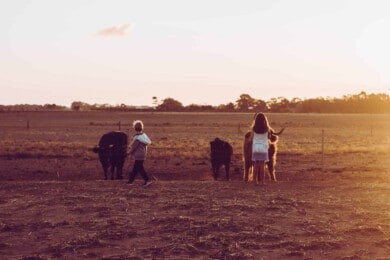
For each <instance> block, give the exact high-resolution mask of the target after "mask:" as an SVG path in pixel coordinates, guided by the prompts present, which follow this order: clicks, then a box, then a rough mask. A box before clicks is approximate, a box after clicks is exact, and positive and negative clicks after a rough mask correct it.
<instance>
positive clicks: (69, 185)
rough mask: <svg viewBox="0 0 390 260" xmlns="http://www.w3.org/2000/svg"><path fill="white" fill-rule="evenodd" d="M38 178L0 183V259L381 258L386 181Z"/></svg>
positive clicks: (365, 177) (388, 227)
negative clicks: (258, 183) (144, 182)
mask: <svg viewBox="0 0 390 260" xmlns="http://www.w3.org/2000/svg"><path fill="white" fill-rule="evenodd" d="M20 163H23V162H21V161H19V162H18V164H20ZM194 174H195V173H194ZM204 174H206V175H207V176H209V174H210V173H209V172H207V173H204ZM44 175H45V173H41V175H40V176H35V178H33V179H31V180H29V177H28V176H26V175H24V176H23V175H22V174H21V175H19V176H18V179H12V178H9V177H7V176H1V179H2V181H1V182H0V195H1V197H0V209H1V211H0V212H1V213H0V253H1V258H2V259H53V258H65V259H81V258H91V259H143V258H147V259H151V258H156V259H159V258H160V259H161V258H166V259H187V258H197V259H259V258H264V259H286V258H288V259H389V256H390V254H389V253H390V203H389V194H390V181H389V177H388V176H389V173H376V174H375V175H373V174H372V173H370V172H369V173H362V172H360V173H357V172H354V173H351V172H349V173H338V174H335V173H318V172H317V173H316V172H312V173H306V174H305V173H300V174H299V175H298V174H296V175H295V176H293V175H291V176H289V175H287V174H286V176H288V180H287V179H284V180H281V181H279V182H277V183H270V182H268V183H267V185H265V186H256V185H254V184H252V183H244V182H242V181H240V180H238V176H236V178H235V179H236V180H233V181H230V182H227V181H224V180H221V181H213V180H211V179H209V180H208V177H207V176H206V175H205V176H204V180H201V181H196V180H189V179H187V180H179V181H173V180H159V181H156V182H155V183H154V184H153V185H151V186H149V187H147V188H144V187H142V186H141V185H142V181H141V180H138V181H136V183H135V185H134V186H129V185H128V184H127V183H126V181H125V180H117V181H104V180H98V179H94V180H93V179H88V178H84V179H79V180H75V178H72V176H67V177H66V176H65V177H63V178H64V179H65V180H44V179H50V178H49V177H48V176H46V177H45V176H44ZM198 175H199V174H198ZM7 178H8V180H7ZM40 178H41V180H39V179H40ZM66 179H68V180H66Z"/></svg>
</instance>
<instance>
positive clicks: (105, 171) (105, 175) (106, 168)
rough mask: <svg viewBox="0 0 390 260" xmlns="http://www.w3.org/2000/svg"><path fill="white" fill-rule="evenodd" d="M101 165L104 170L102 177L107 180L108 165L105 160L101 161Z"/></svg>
mask: <svg viewBox="0 0 390 260" xmlns="http://www.w3.org/2000/svg"><path fill="white" fill-rule="evenodd" d="M101 163H102V167H103V172H104V179H105V180H107V174H108V165H107V163H106V162H104V161H102V162H101Z"/></svg>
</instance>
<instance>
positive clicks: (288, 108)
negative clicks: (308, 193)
mask: <svg viewBox="0 0 390 260" xmlns="http://www.w3.org/2000/svg"><path fill="white" fill-rule="evenodd" d="M152 104H153V105H152V106H131V105H126V104H120V105H110V104H92V105H91V104H88V103H85V102H81V101H74V102H72V104H71V106H70V108H68V107H64V106H57V105H55V104H46V105H43V106H42V105H12V106H1V105H0V111H42V110H53V111H54V110H73V111H124V112H126V111H128V112H131V111H162V112H251V111H256V112H270V113H373V114H389V113H390V96H389V95H388V94H367V93H366V92H364V91H362V92H360V93H359V94H356V95H345V96H343V97H342V98H322V97H319V98H311V99H300V98H293V99H291V100H288V99H287V98H284V97H277V98H271V99H270V100H268V101H264V100H261V99H256V98H253V97H251V96H250V95H248V94H241V95H240V97H239V98H238V99H237V100H236V101H235V102H234V103H233V102H230V103H227V104H221V105H218V106H211V105H198V104H190V105H188V106H183V104H182V103H181V102H180V101H178V100H176V99H173V98H170V97H168V98H165V99H163V100H162V101H160V102H159V101H158V100H157V97H153V98H152Z"/></svg>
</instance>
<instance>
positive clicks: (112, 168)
mask: <svg viewBox="0 0 390 260" xmlns="http://www.w3.org/2000/svg"><path fill="white" fill-rule="evenodd" d="M114 174H115V165H111V180H113V179H114Z"/></svg>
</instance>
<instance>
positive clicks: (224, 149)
mask: <svg viewBox="0 0 390 260" xmlns="http://www.w3.org/2000/svg"><path fill="white" fill-rule="evenodd" d="M232 154H233V147H232V146H231V145H230V144H229V143H228V142H225V141H222V140H221V139H219V138H215V140H214V141H211V142H210V157H211V166H212V170H213V177H214V180H217V179H218V175H219V168H220V167H221V166H222V165H224V167H225V171H226V180H229V179H230V177H229V169H230V161H231V158H232Z"/></svg>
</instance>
